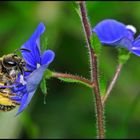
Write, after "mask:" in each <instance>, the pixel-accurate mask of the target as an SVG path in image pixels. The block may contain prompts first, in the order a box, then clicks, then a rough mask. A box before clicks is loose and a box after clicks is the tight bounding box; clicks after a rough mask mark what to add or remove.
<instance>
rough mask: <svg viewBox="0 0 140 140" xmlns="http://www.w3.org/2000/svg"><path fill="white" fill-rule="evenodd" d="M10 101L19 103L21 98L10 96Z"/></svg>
mask: <svg viewBox="0 0 140 140" xmlns="http://www.w3.org/2000/svg"><path fill="white" fill-rule="evenodd" d="M10 99H12V100H14V101H18V102H19V101H21V99H22V98H21V97H20V96H10Z"/></svg>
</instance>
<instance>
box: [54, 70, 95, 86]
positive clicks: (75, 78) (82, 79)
mask: <svg viewBox="0 0 140 140" xmlns="http://www.w3.org/2000/svg"><path fill="white" fill-rule="evenodd" d="M52 77H57V78H70V79H74V80H78V81H81V82H83V83H86V84H87V85H89V87H94V83H93V82H91V81H90V80H88V79H86V78H83V77H80V76H77V75H72V74H67V73H58V72H53V73H52Z"/></svg>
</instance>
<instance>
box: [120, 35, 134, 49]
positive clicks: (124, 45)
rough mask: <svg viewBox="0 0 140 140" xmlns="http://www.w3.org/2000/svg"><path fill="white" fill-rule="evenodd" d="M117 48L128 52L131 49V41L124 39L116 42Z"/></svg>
mask: <svg viewBox="0 0 140 140" xmlns="http://www.w3.org/2000/svg"><path fill="white" fill-rule="evenodd" d="M118 46H120V47H122V48H126V49H128V50H130V49H131V48H132V41H131V40H130V39H128V38H126V37H124V38H122V39H121V40H119V41H118Z"/></svg>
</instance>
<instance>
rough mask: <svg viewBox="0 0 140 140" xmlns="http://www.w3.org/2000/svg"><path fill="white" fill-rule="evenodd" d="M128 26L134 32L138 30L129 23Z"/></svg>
mask: <svg viewBox="0 0 140 140" xmlns="http://www.w3.org/2000/svg"><path fill="white" fill-rule="evenodd" d="M126 28H127V29H129V30H131V31H132V32H133V33H134V34H135V33H136V32H137V30H136V28H135V27H134V26H133V25H127V26H126Z"/></svg>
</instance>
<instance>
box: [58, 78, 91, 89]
mask: <svg viewBox="0 0 140 140" xmlns="http://www.w3.org/2000/svg"><path fill="white" fill-rule="evenodd" d="M58 79H59V80H61V81H63V82H67V83H79V84H82V85H85V86H87V87H90V88H91V86H90V85H88V84H87V83H84V82H82V81H79V80H76V79H71V78H58Z"/></svg>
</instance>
